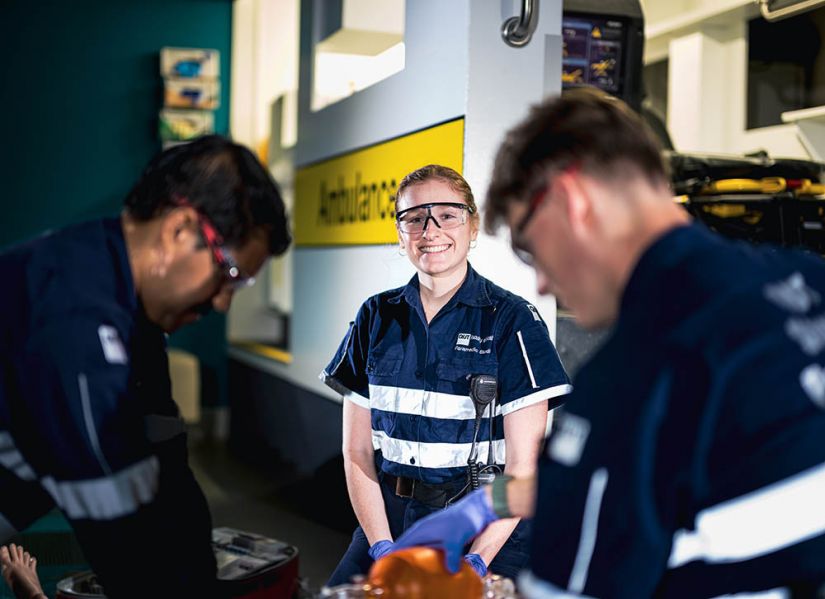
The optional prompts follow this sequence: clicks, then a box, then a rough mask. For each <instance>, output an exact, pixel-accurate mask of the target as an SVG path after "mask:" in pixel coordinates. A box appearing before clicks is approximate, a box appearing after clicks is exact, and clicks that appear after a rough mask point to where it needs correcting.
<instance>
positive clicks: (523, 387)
mask: <svg viewBox="0 0 825 599" xmlns="http://www.w3.org/2000/svg"><path fill="white" fill-rule="evenodd" d="M426 322H427V321H426V317H425V316H424V310H423V308H422V306H421V299H420V295H419V287H418V276H417V275H416V276H413V278H412V279H411V280H410V282H409V283H408V284H407V285H406V286H405V287H401V288H399V289H393V290H391V291H385V292H384V293H380V294H378V295H375V296H373V297H371V298H369V299H368V300H367V301H366V302H364V304H363V305H362V306H361V309H360V310H359V311H358V315H357V316H356V319H355V321H354V322H353V323H351V324H350V329H349V332H348V333H347V334H346V336H345V337H344V340H343V341H342V343H341V345H340V347H339V348H338V351H337V352H336V353H335V357H334V358H333V359H332V361H331V362H330V363H329V365H328V366H327V367H326V369H325V370H324V371H323V372H322V373H321V378H322V380H324V382H325V383H326V384H327V385H329V386H330V387H331V388H332V389H335V390H336V391H338V392H340V393H341V394H342V395H343V396H344V398H345V400H346V401H352V402H353V403H355V404H357V405H359V406H361V407H364V408H367V409H369V410H370V413H371V418H372V435H373V445H374V447H375V448H376V449H378V450H380V451H381V464H380V468H381V469H382V470H383V471H384V472H386V473H388V474H392V475H395V476H407V477H410V478H415V479H417V480H421V481H424V482H428V483H442V482H446V481H449V480H454V479H456V478H458V477H461V476H464V475H465V474H466V467H467V458H468V457H469V454H470V447H471V443H472V438H473V428H474V421H475V408H474V406H473V402H472V400H471V399H470V396H469V389H470V382H469V378H470V377H471V376H473V375H476V374H487V375H493V376H495V377H496V378H497V379H498V385H499V399H498V403H497V406H496V411H495V418H494V426H493V428H494V437H493V450H494V455H495V461H496V463H498V464H504V463H505V458H506V456H505V447H504V430H503V422H502V419H503V417H504V416H505V415H507V414H510V413H512V412H515V411H516V410H519V409H521V408H524V407H527V406H529V405H531V404H534V403H537V402H539V401H542V400H545V399H549V400H550V407H551V408H552V407H555V406H556V405H558V404H560V403H561V401H563V398H564V396H565V395H566V394H568V393H569V392H570V389H571V387H570V382H569V379H568V377H567V374H566V373H565V371H564V368H563V367H562V365H561V362H560V361H559V357H558V354H557V353H556V350H555V348H554V347H553V344H552V342H551V341H550V336H549V334H548V331H547V326H546V325H545V324H544V321H542V319H541V317H540V316H539V314H538V312H537V311H536V309H535V307H533V306H532V305H531V304H528V303H527V302H526V301H525V300H524V299H522V298H520V297H518V296H516V295H513V294H512V293H510V292H509V291H506V290H504V289H502V288H500V287H498V286H496V285H494V284H493V283H491V282H490V281H488V280H487V279H485V278H484V277H482V276H480V275H478V274H477V273H476V272H475V271H474V270H473V268H472V267H470V266H468V269H467V277H466V278H465V280H464V283H463V284H462V285H461V287H460V288H459V290H458V291H457V292H456V294H455V295H454V296H453V297H452V298H451V299H450V301H449V302H448V303H447V305H445V306H444V307H443V308H442V309H441V311H440V312H439V313H438V314H437V315H436V316H435V318H433V319H432V321H431V322H430V323H429V325H427V324H426ZM487 414H488V415H489V411H488V412H487ZM488 422H489V421H488V419H487V418H485V419H484V421H483V423H482V427H481V432H480V433H479V439H480V440H481V443H479V453H478V455H479V461H480V462H486V459H487V455H488V448H489V442H490V432H489V425H488Z"/></svg>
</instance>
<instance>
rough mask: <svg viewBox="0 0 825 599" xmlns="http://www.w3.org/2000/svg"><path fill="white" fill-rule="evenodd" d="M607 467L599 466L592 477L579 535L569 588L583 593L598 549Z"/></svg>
mask: <svg viewBox="0 0 825 599" xmlns="http://www.w3.org/2000/svg"><path fill="white" fill-rule="evenodd" d="M607 478H608V475H607V469H606V468H599V469H598V470H596V471H595V472H594V473H593V475H592V476H591V477H590V487H589V489H588V491H587V500H586V501H585V504H584V516H583V519H582V530H581V535H580V537H579V549H578V551H577V552H576V561H575V563H574V564H573V571H572V572H571V573H570V581H569V582H568V583H567V588H568V589H570V590H571V591H574V592H576V593H581V592H582V591H583V590H584V586H585V585H586V584H587V574H588V572H589V571H590V560H591V559H592V558H593V550H594V549H596V535H597V533H598V531H599V513H600V512H601V509H602V499H603V498H604V490H605V488H606V487H607Z"/></svg>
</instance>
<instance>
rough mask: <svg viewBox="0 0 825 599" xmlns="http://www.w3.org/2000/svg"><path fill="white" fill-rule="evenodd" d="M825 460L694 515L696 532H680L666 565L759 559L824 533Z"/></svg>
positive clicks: (673, 566) (676, 565)
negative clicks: (699, 560)
mask: <svg viewBox="0 0 825 599" xmlns="http://www.w3.org/2000/svg"><path fill="white" fill-rule="evenodd" d="M823 506H825V464H820V465H819V466H815V467H814V468H811V469H809V470H806V471H804V472H801V473H799V474H796V475H794V476H791V477H789V478H786V479H784V480H782V481H779V482H776V483H773V484H771V485H769V486H767V487H763V488H761V489H758V490H756V491H753V492H751V493H748V494H746V495H743V496H741V497H737V498H735V499H730V500H728V501H725V502H723V503H720V504H719V505H716V506H713V507H710V508H707V509H705V510H702V511H701V512H699V514H698V515H697V516H696V530H694V531H687V530H680V531H677V532H676V534H675V535H674V537H673V549H672V550H671V554H670V559H669V561H668V566H669V567H670V568H677V567H679V566H681V565H684V564H686V563H688V562H691V561H694V560H698V559H701V560H704V561H706V562H708V563H731V562H739V561H745V560H749V559H753V558H757V557H759V556H762V555H766V554H768V553H772V552H774V551H779V550H780V549H783V548H785V547H789V546H791V545H795V544H797V543H801V542H803V541H806V540H808V539H811V538H813V537H816V536H819V535H821V534H824V533H825V508H823Z"/></svg>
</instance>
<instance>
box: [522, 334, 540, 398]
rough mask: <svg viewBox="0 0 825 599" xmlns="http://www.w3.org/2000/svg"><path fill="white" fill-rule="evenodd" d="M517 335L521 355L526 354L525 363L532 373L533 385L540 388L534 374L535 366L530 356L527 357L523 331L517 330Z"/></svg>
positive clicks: (531, 382)
mask: <svg viewBox="0 0 825 599" xmlns="http://www.w3.org/2000/svg"><path fill="white" fill-rule="evenodd" d="M516 337H518V344H519V345H520V346H521V355H522V356H524V364H525V365H526V366H527V374H529V375H530V384H531V385H533V389H538V388H539V386H538V385H537V384H536V377H534V376H533V367H532V366H531V365H530V358H528V357H527V348H526V347H524V339H522V337H521V331H516Z"/></svg>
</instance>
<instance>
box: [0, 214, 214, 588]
mask: <svg viewBox="0 0 825 599" xmlns="http://www.w3.org/2000/svg"><path fill="white" fill-rule="evenodd" d="M0 276H2V279H3V294H2V296H0V542H2V540H4V539H6V538H8V537H9V536H10V535H11V534H14V532H15V529H16V530H22V529H24V528H25V527H26V526H28V525H29V524H31V522H33V521H34V520H35V519H36V518H38V517H40V516H42V515H43V514H44V513H46V512H47V511H48V510H50V509H51V508H52V507H53V506H54V505H55V504H56V505H57V506H58V507H59V508H60V509H61V510H62V512H63V513H64V514H65V516H66V517H67V518H68V519H69V520H70V521H71V523H72V526H73V527H74V529H75V532H76V533H77V536H78V539H79V540H80V543H81V546H82V548H83V552H84V555H85V557H86V559H87V560H88V561H89V563H90V565H91V566H92V568H93V569H94V571H95V572H96V574H97V575H98V577H99V578H100V579H101V581H102V583H103V585H104V587H105V588H106V590H107V594H110V595H111V596H137V595H141V594H142V595H144V596H161V595H164V596H187V595H188V594H189V593H190V592H192V591H193V590H194V591H196V592H200V591H204V592H206V593H207V595H206V596H211V591H207V590H206V589H207V587H211V585H213V584H214V581H215V560H214V555H213V553H212V549H211V545H210V541H211V521H210V517H209V511H208V507H207V505H206V501H205V498H204V497H203V494H202V492H201V490H200V488H199V487H198V485H197V483H196V482H195V480H194V477H193V476H192V472H191V470H190V469H189V467H188V465H187V455H186V435H185V434H183V426H182V421H181V420H180V418H179V413H178V409H177V406H176V405H175V403H174V401H173V400H172V395H171V384H170V380H169V366H168V362H167V357H166V339H165V335H164V334H163V332H162V331H161V330H160V329H159V328H158V327H157V326H156V325H154V324H152V323H150V322H149V321H148V320H147V319H146V317H145V315H144V314H143V310H142V308H141V306H140V305H139V302H138V299H137V296H136V293H135V289H134V283H133V280H132V273H131V268H130V265H129V259H128V255H127V251H126V244H125V240H124V237H123V232H122V229H121V225H120V220H119V219H110V220H102V221H94V222H89V223H85V224H81V225H76V226H73V227H69V228H66V229H63V230H61V231H58V232H56V233H53V234H50V235H46V236H43V237H40V238H37V239H35V240H33V241H30V242H28V243H25V244H21V245H18V246H15V247H12V248H10V249H8V250H7V251H5V252H3V253H0ZM147 556H151V559H152V565H151V568H149V570H148V571H147V572H149V573H150V575H147V576H136V575H135V569H134V568H135V565H136V564H141V563H144V562H145V560H146V559H147ZM160 589H162V590H160Z"/></svg>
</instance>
